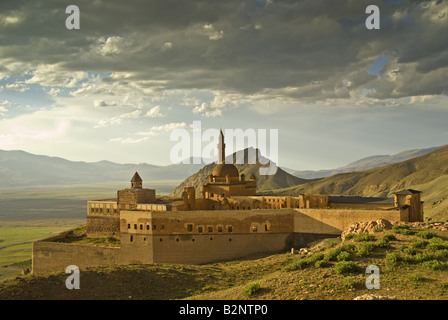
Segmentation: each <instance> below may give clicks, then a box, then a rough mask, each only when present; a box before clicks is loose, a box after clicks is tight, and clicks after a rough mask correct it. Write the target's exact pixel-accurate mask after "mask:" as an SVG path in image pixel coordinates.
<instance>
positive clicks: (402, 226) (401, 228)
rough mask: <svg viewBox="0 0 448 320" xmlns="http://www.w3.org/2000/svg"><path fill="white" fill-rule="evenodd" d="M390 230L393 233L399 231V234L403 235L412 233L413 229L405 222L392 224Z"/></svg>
mask: <svg viewBox="0 0 448 320" xmlns="http://www.w3.org/2000/svg"><path fill="white" fill-rule="evenodd" d="M392 230H393V231H394V232H395V233H399V234H403V235H411V234H414V231H413V230H411V227H410V226H408V225H407V224H399V225H395V226H392Z"/></svg>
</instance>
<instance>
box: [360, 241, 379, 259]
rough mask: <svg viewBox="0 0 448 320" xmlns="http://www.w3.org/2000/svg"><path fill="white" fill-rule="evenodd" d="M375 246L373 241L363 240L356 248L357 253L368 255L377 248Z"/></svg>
mask: <svg viewBox="0 0 448 320" xmlns="http://www.w3.org/2000/svg"><path fill="white" fill-rule="evenodd" d="M375 247H376V246H375V244H373V243H371V242H363V243H361V244H360V245H359V247H358V249H357V250H356V255H358V256H359V257H368V256H369V255H370V253H372V251H373V250H374V249H375Z"/></svg>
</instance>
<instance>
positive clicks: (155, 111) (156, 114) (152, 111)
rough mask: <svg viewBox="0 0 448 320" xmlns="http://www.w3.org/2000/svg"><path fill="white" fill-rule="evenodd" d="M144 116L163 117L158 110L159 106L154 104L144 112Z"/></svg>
mask: <svg viewBox="0 0 448 320" xmlns="http://www.w3.org/2000/svg"><path fill="white" fill-rule="evenodd" d="M145 117H149V118H159V117H163V114H162V113H161V112H160V106H155V107H154V108H151V109H150V110H148V112H147V113H146V114H145Z"/></svg>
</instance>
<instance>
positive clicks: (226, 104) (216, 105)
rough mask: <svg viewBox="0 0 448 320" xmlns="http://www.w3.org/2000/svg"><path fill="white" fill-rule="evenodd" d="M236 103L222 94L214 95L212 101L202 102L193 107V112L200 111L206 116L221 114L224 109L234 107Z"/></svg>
mask: <svg viewBox="0 0 448 320" xmlns="http://www.w3.org/2000/svg"><path fill="white" fill-rule="evenodd" d="M236 107H237V104H236V103H235V102H234V101H232V100H230V99H229V98H227V97H224V96H223V95H216V96H215V97H214V98H213V100H212V101H210V102H203V103H201V104H200V105H196V106H195V107H194V108H193V113H202V114H205V116H206V117H216V116H221V115H222V112H223V111H224V110H228V109H233V108H236Z"/></svg>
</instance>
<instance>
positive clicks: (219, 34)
mask: <svg viewBox="0 0 448 320" xmlns="http://www.w3.org/2000/svg"><path fill="white" fill-rule="evenodd" d="M202 30H203V31H204V33H205V34H206V35H207V36H208V38H209V39H210V40H219V39H222V38H223V37H224V31H222V30H219V31H218V30H216V29H215V27H214V26H213V25H212V24H205V25H203V26H202Z"/></svg>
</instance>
